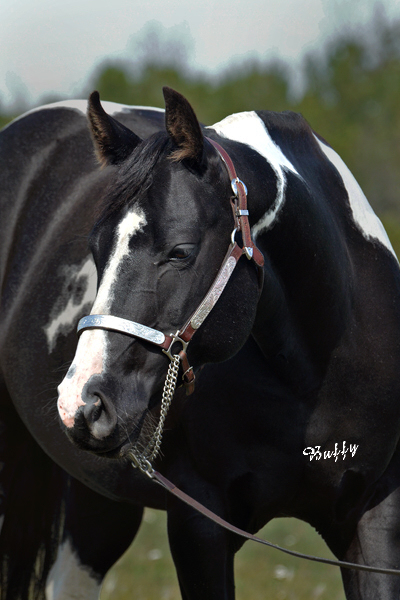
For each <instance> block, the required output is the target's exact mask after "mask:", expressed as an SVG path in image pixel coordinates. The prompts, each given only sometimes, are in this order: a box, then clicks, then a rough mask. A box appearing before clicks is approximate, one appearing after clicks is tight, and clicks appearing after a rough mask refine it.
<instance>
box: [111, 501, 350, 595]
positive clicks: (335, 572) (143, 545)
mask: <svg viewBox="0 0 400 600" xmlns="http://www.w3.org/2000/svg"><path fill="white" fill-rule="evenodd" d="M260 537H263V538H265V539H268V540H269V541H272V542H274V543H277V544H280V545H282V546H285V547H287V548H290V549H293V550H297V551H300V552H306V553H309V554H317V555H320V556H325V557H332V555H331V553H330V552H329V551H328V550H327V548H326V546H325V544H324V542H323V541H322V540H321V538H320V537H319V536H318V535H317V533H315V531H314V530H312V529H311V527H309V526H308V525H307V524H305V523H303V522H301V521H298V520H296V519H275V520H274V521H272V522H271V523H269V524H268V525H267V526H266V527H264V529H262V530H261V532H260ZM210 560H212V556H210ZM193 568H194V569H195V568H196V566H195V565H193ZM235 572H236V598H237V600H265V599H266V598H268V600H325V599H327V600H328V599H329V600H345V597H344V593H343V588H342V583H341V577H340V572H339V569H337V568H336V567H331V566H327V565H319V564H317V563H313V562H309V561H305V560H300V559H298V558H293V557H290V556H287V555H285V554H282V553H280V552H278V551H276V550H273V549H270V548H266V547H265V546H261V545H259V544H256V543H254V542H246V544H245V545H244V547H243V548H242V549H241V550H240V551H239V552H238V554H237V555H236V567H235ZM132 598H135V600H155V599H159V600H179V598H180V594H179V587H178V583H177V579H176V575H175V570H174V566H173V562H172V559H171V556H170V553H169V549H168V540H167V535H166V517H165V514H164V513H162V512H160V511H154V510H149V509H147V510H146V513H145V518H144V521H143V524H142V527H141V529H140V531H139V534H138V536H137V538H136V540H135V542H134V543H133V544H132V546H131V547H130V549H129V550H128V551H127V552H126V553H125V555H124V556H123V557H122V558H121V560H120V561H119V562H118V563H117V564H116V565H115V566H114V567H113V569H111V571H110V572H109V573H108V575H107V578H106V580H105V582H104V585H103V591H102V596H101V600H132Z"/></svg>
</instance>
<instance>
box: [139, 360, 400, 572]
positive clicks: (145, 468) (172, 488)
mask: <svg viewBox="0 0 400 600" xmlns="http://www.w3.org/2000/svg"><path fill="white" fill-rule="evenodd" d="M180 361H181V357H180V356H179V354H175V355H173V356H172V358H171V363H170V365H169V367H168V372H167V376H166V378H165V383H164V389H163V393H162V400H161V410H160V419H159V422H158V425H157V428H156V430H155V432H154V435H153V437H152V439H151V440H150V442H149V443H148V444H147V446H146V447H145V449H144V450H143V451H142V452H140V449H139V447H138V445H137V444H136V445H135V446H134V447H133V448H132V449H131V450H130V451H129V452H128V457H129V458H130V459H131V461H132V463H131V464H132V467H134V468H135V469H136V468H137V469H139V470H140V471H141V472H142V473H144V474H145V475H147V476H148V477H149V478H150V479H152V480H153V481H155V482H157V483H158V484H159V485H161V486H162V487H163V488H164V489H166V490H167V491H168V492H170V493H171V494H173V495H174V496H175V497H176V498H179V500H181V501H182V502H185V504H187V505H188V506H190V507H191V508H193V509H194V510H196V511H197V512H199V513H200V514H202V515H204V516H205V517H207V518H208V519H210V520H211V521H213V522H214V523H217V525H220V526H221V527H223V528H224V529H226V530H227V531H230V532H232V533H235V534H236V535H239V536H241V537H243V538H245V539H247V540H251V541H253V542H258V543H259V544H263V545H265V546H269V547H270V548H274V550H279V551H280V552H284V553H285V554H289V555H290V556H295V557H296V558H304V559H305V560H310V561H313V562H319V563H323V564H325V565H332V566H334V567H342V568H344V569H353V570H356V571H368V572H372V573H381V574H383V575H397V576H399V575H400V570H397V569H383V568H379V567H371V566H369V565H359V564H356V563H351V562H345V561H342V560H331V559H330V558H322V557H319V556H312V555H310V554H303V553H302V552H296V551H295V550H289V549H288V548H283V547H282V546H278V545H277V544H273V543H272V542H269V541H268V540H264V539H262V538H259V537H257V536H255V535H252V534H251V533H248V532H247V531H244V530H243V529H239V527H236V526H235V525H232V524H231V523H229V522H228V521H225V519H222V517H219V516H218V515H216V514H215V513H214V512H212V511H211V510H210V509H208V508H206V507H205V506H204V505H203V504H201V503H200V502H197V500H195V499H194V498H192V497H191V496H189V495H188V494H185V492H183V491H182V490H180V489H179V488H178V487H177V486H176V485H175V484H173V483H172V482H171V481H169V479H167V478H166V477H164V475H161V473H159V472H158V471H156V470H155V469H154V468H153V466H152V461H153V460H154V459H155V458H156V456H157V455H158V453H159V452H160V448H161V441H162V434H163V429H164V423H165V419H166V416H167V413H168V409H169V407H170V405H171V402H172V398H173V396H174V393H175V388H176V381H177V378H178V373H179V366H180Z"/></svg>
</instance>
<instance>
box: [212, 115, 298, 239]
mask: <svg viewBox="0 0 400 600" xmlns="http://www.w3.org/2000/svg"><path fill="white" fill-rule="evenodd" d="M210 129H214V130H215V131H216V132H217V133H218V134H219V135H221V136H222V137H226V138H228V139H230V140H234V141H236V142H241V143H242V144H246V145H247V146H250V147H251V148H253V149H254V150H256V152H258V153H259V154H261V156H263V157H264V158H266V160H267V161H268V163H269V164H270V165H271V167H272V169H273V170H274V172H275V175H276V180H277V181H276V186H277V194H276V198H275V202H274V204H273V205H272V207H271V208H270V209H269V210H268V211H267V212H266V213H265V215H264V216H263V217H262V218H261V219H260V220H259V221H258V222H257V223H256V224H255V225H254V227H253V228H252V234H253V237H254V239H255V238H256V237H257V236H258V235H259V234H260V233H262V232H263V231H266V230H267V229H269V228H270V227H271V226H272V225H273V223H274V221H275V219H276V216H277V214H278V212H279V210H280V209H281V208H282V206H283V203H284V201H285V189H286V175H285V171H291V172H292V173H294V174H295V175H297V176H298V177H300V175H299V173H298V172H297V171H296V169H295V167H294V166H293V165H292V163H291V162H290V161H289V160H288V159H287V158H286V156H285V155H284V154H283V152H282V150H281V149H280V148H279V146H278V145H277V144H276V143H275V142H274V141H273V139H272V138H271V136H270V135H269V132H268V130H267V128H266V126H265V124H264V122H263V120H262V119H261V118H260V117H259V116H258V115H257V113H256V112H254V111H251V112H242V113H237V114H235V115H230V116H229V117H226V118H225V119H223V120H222V121H220V122H219V123H216V124H215V125H212V127H211V128H210ZM244 183H246V182H244Z"/></svg>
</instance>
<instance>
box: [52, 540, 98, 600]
mask: <svg viewBox="0 0 400 600" xmlns="http://www.w3.org/2000/svg"><path fill="white" fill-rule="evenodd" d="M100 588H101V583H100V582H99V581H98V579H96V578H95V577H93V575H92V574H91V573H90V569H89V568H88V567H85V566H83V565H82V564H81V563H80V561H79V558H78V555H77V554H76V552H74V550H73V548H72V546H71V542H70V540H68V539H67V540H66V541H65V542H64V543H63V544H62V545H61V546H60V547H59V548H58V552H57V558H56V561H55V563H54V565H53V566H52V568H51V570H50V573H49V576H48V578H47V582H46V600H98V598H99V597H100Z"/></svg>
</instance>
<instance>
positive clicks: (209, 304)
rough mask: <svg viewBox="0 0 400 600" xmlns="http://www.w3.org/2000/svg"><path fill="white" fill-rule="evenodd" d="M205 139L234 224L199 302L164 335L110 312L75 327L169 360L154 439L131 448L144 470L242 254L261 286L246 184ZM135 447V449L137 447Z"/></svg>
mask: <svg viewBox="0 0 400 600" xmlns="http://www.w3.org/2000/svg"><path fill="white" fill-rule="evenodd" d="M206 139H207V140H208V141H209V142H210V143H211V144H212V145H213V146H214V148H215V149H216V150H217V152H218V154H219V156H220V158H221V159H222V161H223V163H224V165H225V167H226V169H227V171H228V175H229V178H230V180H231V187H232V191H233V196H232V198H231V206H232V211H233V219H234V228H233V231H232V235H231V243H230V245H229V247H228V251H227V253H226V255H225V258H224V260H223V262H222V265H221V268H220V270H219V271H218V274H217V276H216V278H215V279H214V282H213V283H212V285H211V287H210V289H209V291H208V292H207V294H206V296H205V297H204V299H203V300H202V302H201V303H200V304H199V306H198V307H197V308H196V310H195V311H194V313H193V314H192V316H191V317H190V318H189V319H188V321H187V322H186V323H185V325H184V326H183V327H182V328H181V329H178V331H177V332H176V333H175V334H173V333H171V334H170V335H165V334H164V333H163V332H162V331H159V330H157V329H153V328H151V327H147V326H146V325H142V324H141V323H136V322H135V321H130V320H128V319H121V318H120V317H114V316H112V315H89V316H87V317H83V318H82V319H81V320H80V321H79V323H78V329H77V331H78V332H79V333H81V332H82V331H84V330H86V329H106V330H108V331H117V332H119V333H123V334H126V335H130V336H133V337H135V338H139V339H141V340H144V341H146V342H150V343H151V344H154V345H156V346H159V347H160V348H161V350H162V351H163V352H164V354H166V355H167V356H168V358H169V359H170V361H171V363H170V366H169V369H168V373H167V377H166V381H165V385H164V390H163V398H162V402H161V416H160V421H159V424H158V427H157V429H156V431H155V434H154V436H153V439H152V440H151V441H150V442H149V444H148V445H147V446H146V448H145V449H144V450H142V451H141V452H140V455H139V456H138V454H137V452H135V451H134V449H132V450H131V452H130V455H131V458H132V460H133V461H134V462H135V463H136V466H137V467H139V468H140V469H141V470H144V472H146V473H147V474H149V473H150V472H151V471H152V467H151V462H152V460H153V459H154V458H155V457H156V456H157V454H158V452H159V449H160V446H161V436H162V429H163V424H164V421H165V417H166V414H167V411H168V408H169V406H170V404H171V401H172V397H173V394H174V391H175V386H176V380H177V376H178V371H179V365H181V367H182V371H183V375H182V379H183V382H184V384H185V387H186V393H187V394H188V395H189V394H191V393H192V392H193V391H194V381H195V375H194V371H193V367H191V366H190V365H189V361H188V357H187V347H188V345H189V342H190V341H191V339H192V337H193V336H194V334H195V333H196V331H197V330H198V329H199V327H200V326H201V325H202V324H203V322H204V321H205V319H206V318H207V316H208V315H209V314H210V312H211V311H212V309H213V308H214V306H215V304H216V303H217V301H218V299H219V298H220V296H221V294H222V292H223V291H224V289H225V287H226V285H227V283H228V281H229V279H230V278H231V276H232V273H233V272H234V270H235V267H236V265H237V263H238V261H239V259H240V258H241V256H243V255H244V256H246V258H247V259H248V260H251V261H253V262H254V264H255V265H256V267H257V271H258V277H259V285H260V287H261V286H262V278H263V265H264V257H263V255H262V254H261V252H260V251H259V249H258V248H257V247H256V246H255V244H254V243H253V240H252V239H251V232H250V224H249V219H248V217H249V211H248V209H247V188H246V186H245V184H244V183H243V181H241V180H240V179H239V178H238V176H237V174H236V170H235V167H234V165H233V162H232V160H231V158H230V156H229V155H228V153H227V152H226V151H225V150H224V149H223V148H222V147H221V146H220V145H219V144H218V143H217V142H214V141H213V140H211V139H209V138H206ZM237 232H240V233H241V234H242V242H243V245H242V247H241V246H239V245H238V244H237V242H236V240H235V238H236V233H237ZM176 343H179V344H181V350H180V351H179V352H178V353H175V350H174V353H173V347H174V346H175V345H176ZM135 450H138V449H137V448H136V449H135Z"/></svg>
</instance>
